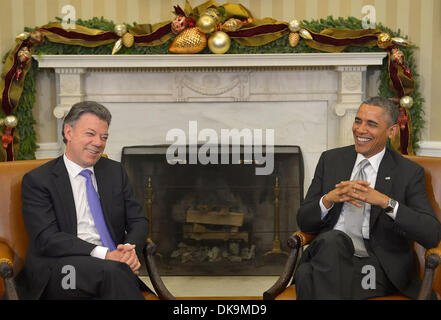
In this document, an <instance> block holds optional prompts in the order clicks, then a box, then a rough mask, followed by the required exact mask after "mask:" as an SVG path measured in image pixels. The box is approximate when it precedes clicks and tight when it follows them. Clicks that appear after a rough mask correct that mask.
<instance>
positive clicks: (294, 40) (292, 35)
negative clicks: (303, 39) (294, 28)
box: [288, 32, 300, 48]
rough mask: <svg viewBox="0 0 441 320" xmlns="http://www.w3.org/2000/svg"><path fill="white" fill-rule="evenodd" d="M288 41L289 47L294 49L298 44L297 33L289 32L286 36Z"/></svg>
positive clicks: (298, 36)
mask: <svg viewBox="0 0 441 320" xmlns="http://www.w3.org/2000/svg"><path fill="white" fill-rule="evenodd" d="M288 40H289V45H290V46H291V47H293V48H294V47H295V46H297V45H298V44H299V41H300V35H299V33H298V32H291V33H290V34H289V36H288Z"/></svg>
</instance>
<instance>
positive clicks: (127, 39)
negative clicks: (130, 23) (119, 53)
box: [122, 32, 135, 48]
mask: <svg viewBox="0 0 441 320" xmlns="http://www.w3.org/2000/svg"><path fill="white" fill-rule="evenodd" d="M122 42H123V45H124V46H125V47H126V48H130V47H131V46H133V44H134V43H135V37H134V36H133V34H131V33H129V32H127V33H125V34H124V35H123V37H122Z"/></svg>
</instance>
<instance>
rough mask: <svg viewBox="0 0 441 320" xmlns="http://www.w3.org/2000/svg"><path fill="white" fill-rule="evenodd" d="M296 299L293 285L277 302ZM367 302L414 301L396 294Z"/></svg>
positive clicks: (278, 297) (280, 295) (277, 298)
mask: <svg viewBox="0 0 441 320" xmlns="http://www.w3.org/2000/svg"><path fill="white" fill-rule="evenodd" d="M296 299H297V294H296V286H295V285H291V286H289V287H288V288H286V289H285V290H284V291H283V292H282V293H281V294H279V295H278V296H277V297H276V299H275V300H296ZM367 300H412V299H410V298H408V297H406V296H403V295H402V294H400V293H396V294H394V295H391V296H385V297H376V298H370V299H367Z"/></svg>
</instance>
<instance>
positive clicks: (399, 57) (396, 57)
mask: <svg viewBox="0 0 441 320" xmlns="http://www.w3.org/2000/svg"><path fill="white" fill-rule="evenodd" d="M391 55H392V60H393V61H394V62H395V63H398V64H403V63H404V53H403V52H402V51H401V50H400V49H397V48H394V49H392V51H391Z"/></svg>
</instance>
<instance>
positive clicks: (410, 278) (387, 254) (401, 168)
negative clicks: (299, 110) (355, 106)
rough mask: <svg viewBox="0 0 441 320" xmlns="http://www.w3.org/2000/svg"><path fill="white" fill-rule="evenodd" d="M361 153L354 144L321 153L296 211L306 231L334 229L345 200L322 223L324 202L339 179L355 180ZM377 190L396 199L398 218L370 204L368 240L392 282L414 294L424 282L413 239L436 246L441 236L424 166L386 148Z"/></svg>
mask: <svg viewBox="0 0 441 320" xmlns="http://www.w3.org/2000/svg"><path fill="white" fill-rule="evenodd" d="M356 157H357V153H356V151H355V147H354V146H348V147H343V148H338V149H333V150H329V151H326V152H324V153H323V154H322V155H321V157H320V160H319V162H318V164H317V168H316V171H315V174H314V178H313V180H312V183H311V186H310V188H309V190H308V192H307V195H306V197H305V200H304V202H303V204H302V205H301V207H300V209H299V211H298V214H297V222H298V225H299V227H300V229H301V230H302V231H304V232H307V233H313V234H317V233H321V232H326V231H329V230H332V229H333V228H334V226H335V225H336V223H337V221H338V218H339V216H340V213H341V209H342V206H343V204H342V203H336V204H334V206H333V208H332V209H331V210H330V211H329V212H328V214H327V216H326V217H325V219H324V220H323V221H322V220H321V210H320V205H319V201H320V198H321V197H322V196H323V195H324V194H326V193H328V192H330V191H331V190H333V189H334V188H335V185H336V184H337V183H339V182H341V181H344V180H350V176H351V173H352V169H353V167H354V164H355V160H356ZM387 177H388V178H387ZM375 189H376V190H378V191H379V192H381V193H384V194H385V195H387V196H389V197H391V198H392V199H395V200H397V201H398V203H399V207H398V211H397V214H396V218H395V220H393V219H392V218H390V217H389V216H388V215H387V214H386V213H385V212H384V210H383V209H382V208H381V207H378V206H374V205H373V206H372V207H371V214H370V221H369V244H370V246H371V248H372V250H373V252H374V253H375V255H376V257H377V258H378V261H379V262H380V264H381V266H382V267H383V269H384V271H385V273H386V275H387V277H388V278H389V280H390V281H391V282H392V283H393V284H394V285H395V287H396V288H397V289H398V290H400V291H401V292H402V293H404V294H406V295H408V296H410V297H413V298H415V297H416V295H417V293H418V288H419V283H420V282H419V279H418V276H417V273H416V270H415V268H416V264H415V257H414V253H413V249H412V247H411V243H409V240H413V241H417V242H418V243H420V244H421V245H422V246H424V247H425V248H433V247H436V246H437V245H438V243H439V241H440V238H441V225H440V223H439V221H438V219H437V218H436V216H435V213H434V212H433V209H432V207H431V205H430V203H429V200H428V198H427V195H426V189H425V178H424V169H423V168H422V167H421V166H419V165H418V164H416V163H414V162H412V161H410V160H408V159H406V158H404V157H402V156H401V155H399V154H398V153H396V152H395V151H393V150H391V149H389V148H386V152H385V154H384V157H383V159H382V161H381V163H380V167H379V169H378V173H377V180H376V183H375Z"/></svg>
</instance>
